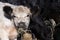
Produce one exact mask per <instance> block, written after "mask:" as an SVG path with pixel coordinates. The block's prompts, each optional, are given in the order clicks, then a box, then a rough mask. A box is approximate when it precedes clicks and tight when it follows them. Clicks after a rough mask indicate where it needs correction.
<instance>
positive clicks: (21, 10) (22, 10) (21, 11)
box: [13, 6, 31, 17]
mask: <svg viewBox="0 0 60 40" xmlns="http://www.w3.org/2000/svg"><path fill="white" fill-rule="evenodd" d="M13 13H14V14H15V16H23V17H25V16H26V15H28V14H31V12H30V9H29V8H28V7H25V6H17V7H16V8H15V9H13Z"/></svg>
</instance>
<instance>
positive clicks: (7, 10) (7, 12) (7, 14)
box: [3, 6, 13, 19]
mask: <svg viewBox="0 0 60 40" xmlns="http://www.w3.org/2000/svg"><path fill="white" fill-rule="evenodd" d="M3 11H4V16H5V17H7V18H8V19H11V14H12V12H13V9H12V8H11V7H10V6H4V7H3Z"/></svg>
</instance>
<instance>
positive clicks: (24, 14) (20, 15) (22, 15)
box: [15, 13, 28, 17]
mask: <svg viewBox="0 0 60 40" xmlns="http://www.w3.org/2000/svg"><path fill="white" fill-rule="evenodd" d="M27 15H28V14H27V13H18V14H17V13H16V14H15V16H16V17H26V16H27Z"/></svg>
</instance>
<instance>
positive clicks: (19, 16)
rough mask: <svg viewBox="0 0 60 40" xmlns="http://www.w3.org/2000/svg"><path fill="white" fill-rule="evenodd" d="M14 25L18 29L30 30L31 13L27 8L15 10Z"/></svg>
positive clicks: (20, 7)
mask: <svg viewBox="0 0 60 40" xmlns="http://www.w3.org/2000/svg"><path fill="white" fill-rule="evenodd" d="M13 16H14V17H13V18H14V23H15V25H16V26H17V27H18V28H24V29H26V28H28V25H29V22H30V16H31V12H30V9H29V8H27V7H25V6H18V7H16V8H15V9H13Z"/></svg>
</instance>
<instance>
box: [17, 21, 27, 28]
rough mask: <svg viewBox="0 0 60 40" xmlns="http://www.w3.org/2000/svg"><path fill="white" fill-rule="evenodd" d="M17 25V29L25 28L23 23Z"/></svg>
mask: <svg viewBox="0 0 60 40" xmlns="http://www.w3.org/2000/svg"><path fill="white" fill-rule="evenodd" d="M18 25H19V28H25V27H26V25H25V23H24V22H20V23H18Z"/></svg>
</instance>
